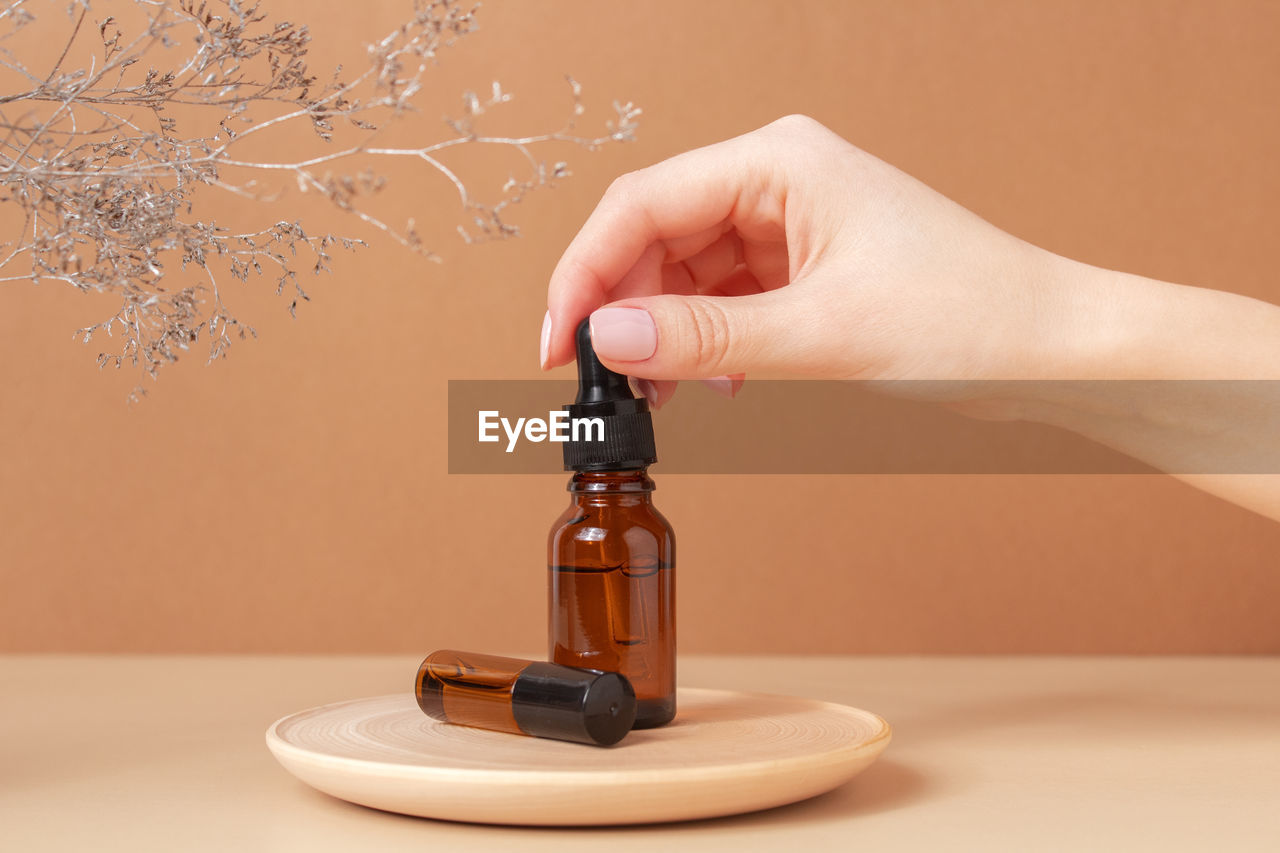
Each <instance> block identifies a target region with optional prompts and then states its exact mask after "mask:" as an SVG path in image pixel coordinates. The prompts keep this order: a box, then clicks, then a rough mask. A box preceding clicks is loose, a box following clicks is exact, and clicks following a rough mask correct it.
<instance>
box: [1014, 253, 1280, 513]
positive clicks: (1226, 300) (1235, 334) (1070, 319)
mask: <svg viewBox="0 0 1280 853" xmlns="http://www.w3.org/2000/svg"><path fill="white" fill-rule="evenodd" d="M1055 274H1056V275H1058V276H1060V278H1059V280H1058V281H1057V282H1056V285H1057V290H1058V292H1059V293H1063V294H1065V295H1066V303H1065V305H1064V307H1062V308H1060V310H1058V312H1057V315H1058V322H1059V323H1060V324H1061V332H1060V333H1059V334H1056V335H1052V336H1047V338H1046V346H1045V347H1044V359H1045V361H1044V370H1043V375H1045V376H1047V377H1050V378H1055V379H1078V380H1206V381H1199V382H1141V381H1139V382H1127V383H1108V382H1101V381H1098V382H1093V381H1088V382H1045V383H1032V384H1031V385H1030V386H1029V387H1030V388H1031V389H1032V393H1031V395H1029V398H1028V399H1025V400H1022V401H1020V404H1019V408H1020V411H1019V416H1021V417H1024V418H1027V419H1031V420H1038V421H1041V422H1044V423H1049V424H1053V425H1055V426H1060V427H1064V428H1067V429H1071V430H1074V431H1076V432H1079V433H1081V434H1082V435H1085V436H1087V437H1089V438H1092V439H1094V440H1095V441H1098V442H1101V443H1103V444H1106V445H1108V446H1110V447H1114V448H1116V449H1118V450H1122V451H1124V452H1126V453H1128V454H1130V455H1132V456H1134V457H1136V458H1139V459H1141V460H1143V461H1145V462H1148V463H1149V464H1152V465H1154V466H1156V467H1158V468H1160V469H1161V470H1165V471H1168V472H1170V473H1172V474H1173V475H1174V476H1177V477H1179V478H1180V479H1183V480H1186V481H1187V482H1189V483H1191V484H1193V485H1195V486H1197V487H1199V488H1201V489H1204V490H1205V491H1208V492H1211V493H1213V494H1216V495H1218V496H1220V497H1222V498H1225V499H1227V500H1229V501H1232V502H1234V503H1237V504H1240V505H1242V506H1245V507H1248V508H1249V509H1252V510H1254V511H1256V512H1259V513H1261V514H1263V515H1266V516H1268V517H1270V518H1274V519H1277V520H1280V463H1278V462H1277V460H1278V459H1280V306H1276V305H1271V304H1269V303H1265V302H1261V301H1259V300H1256V299H1250V298H1248V297H1244V296H1239V295H1236V294H1231V293H1224V292H1221V291H1214V290H1206V289H1203V288H1195V287H1186V286H1182V285H1176V284H1169V283H1167V282H1160V281H1154V280H1151V279H1146V278H1141V277H1139V276H1134V275H1128V274H1124V273H1117V272H1112V271H1109V270H1101V269H1098V268H1096V267H1089V266H1086V265H1084V264H1078V263H1074V262H1071V261H1063V262H1061V264H1060V265H1059V266H1058V267H1057V271H1056V273H1055ZM1211 380H1269V381H1256V382H1225V381H1211Z"/></svg>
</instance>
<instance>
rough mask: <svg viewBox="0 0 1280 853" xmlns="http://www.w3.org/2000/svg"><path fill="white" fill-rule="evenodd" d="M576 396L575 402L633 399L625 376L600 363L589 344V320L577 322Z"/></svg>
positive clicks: (633, 396)
mask: <svg viewBox="0 0 1280 853" xmlns="http://www.w3.org/2000/svg"><path fill="white" fill-rule="evenodd" d="M576 343H577V347H578V397H577V399H575V400H574V402H575V403H604V402H608V401H612V400H634V399H635V398H636V397H635V395H634V394H632V393H631V386H630V385H629V384H627V377H625V376H623V375H622V374H621V373H614V372H613V371H612V370H610V369H609V368H607V367H605V366H604V365H603V364H601V363H600V359H599V357H598V356H596V351H595V348H594V347H592V346H591V320H590V318H588V319H586V320H583V321H582V322H581V323H579V324H578V334H577V340H576Z"/></svg>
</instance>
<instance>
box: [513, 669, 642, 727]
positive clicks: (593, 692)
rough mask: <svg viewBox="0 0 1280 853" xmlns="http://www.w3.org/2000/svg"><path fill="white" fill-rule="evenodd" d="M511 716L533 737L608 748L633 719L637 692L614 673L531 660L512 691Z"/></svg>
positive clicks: (633, 722) (632, 723)
mask: <svg viewBox="0 0 1280 853" xmlns="http://www.w3.org/2000/svg"><path fill="white" fill-rule="evenodd" d="M511 714H512V716H514V717H515V719H516V725H518V726H519V727H520V729H521V731H523V732H525V733H527V734H531V735H533V736H535V737H549V738H555V739H557V740H571V741H577V742H578V743H592V744H596V745H597V746H611V745H613V744H615V743H617V742H618V741H620V740H622V739H623V737H625V736H626V734H627V732H629V731H631V726H632V725H634V724H635V721H636V693H635V690H634V689H633V688H632V686H631V682H630V681H627V679H626V678H625V677H623V676H621V675H619V674H618V673H616V672H601V671H600V670H598V669H579V668H577V667H572V666H561V665H560V664H556V663H542V662H541V661H535V662H534V663H531V664H529V665H528V666H526V667H525V668H524V669H522V670H521V671H520V675H519V677H518V678H516V683H515V684H514V685H513V686H512V688H511Z"/></svg>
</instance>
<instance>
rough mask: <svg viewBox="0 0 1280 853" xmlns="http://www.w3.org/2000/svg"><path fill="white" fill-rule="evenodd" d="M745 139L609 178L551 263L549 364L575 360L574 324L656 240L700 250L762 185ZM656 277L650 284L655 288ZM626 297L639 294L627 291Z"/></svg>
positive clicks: (602, 301) (604, 297)
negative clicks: (553, 264)
mask: <svg viewBox="0 0 1280 853" xmlns="http://www.w3.org/2000/svg"><path fill="white" fill-rule="evenodd" d="M741 140H742V137H737V138H736V139H731V140H728V141H725V142H719V143H716V144H715V145H710V146H707V147H705V148H698V149H694V150H693V151H688V152H686V153H684V154H679V155H677V156H675V157H672V158H671V159H669V160H664V161H662V162H661V163H657V164H656V165H653V166H649V167H648V168H645V169H641V170H639V171H636V172H630V173H628V174H625V175H623V176H622V177H620V178H618V179H617V180H616V181H614V182H613V183H612V184H611V185H610V186H609V189H608V190H606V191H605V194H604V196H603V197H602V198H601V199H600V202H599V204H597V205H596V208H595V210H594V211H592V213H591V215H590V216H589V217H588V218H587V221H586V223H585V224H584V225H583V226H582V228H581V230H579V231H578V234H577V236H576V237H574V238H573V240H572V242H570V244H569V247H568V248H567V249H566V250H565V252H564V254H563V255H562V256H561V258H560V262H559V263H558V264H556V268H555V271H554V272H553V273H552V274H551V283H550V285H549V287H548V292H547V308H548V314H549V315H550V317H551V335H550V339H549V342H548V346H547V353H548V355H547V364H546V366H547V367H552V366H555V365H558V364H565V363H567V362H569V361H571V360H572V359H573V355H574V352H573V334H574V330H575V329H576V327H577V325H578V323H579V322H580V321H581V320H582V318H584V317H586V316H587V315H588V314H590V313H591V312H592V311H594V310H595V309H596V308H599V307H600V306H601V305H604V304H605V303H607V302H609V301H610V295H611V292H612V291H613V290H614V288H615V287H616V286H617V285H618V283H619V282H620V281H622V280H623V279H624V278H625V277H626V275H627V273H628V272H630V271H631V269H632V268H633V267H634V266H635V265H636V264H637V262H639V261H640V259H641V257H642V256H643V255H644V254H645V252H646V251H647V250H648V249H649V247H650V246H652V245H653V244H654V243H655V242H659V241H663V242H666V241H673V242H679V243H680V244H681V246H680V249H681V254H686V253H692V251H696V250H697V248H698V247H697V246H696V243H697V241H698V238H699V237H702V238H704V239H705V241H706V243H707V244H710V243H712V242H714V241H715V240H716V239H718V238H719V237H720V235H721V234H722V232H723V228H722V227H721V226H722V225H723V223H724V222H726V221H727V220H729V219H730V218H731V217H732V216H733V215H734V212H735V210H737V209H739V207H740V205H739V202H740V200H741V198H742V197H743V195H744V193H747V192H749V191H752V190H756V189H759V188H761V187H762V185H763V183H764V180H763V172H764V170H762V169H761V168H759V166H758V165H756V164H753V163H752V162H751V160H750V158H749V156H748V152H747V151H746V150H745V149H746V148H747V146H745V145H743V144H742V142H741ZM660 281H661V277H660V276H655V277H654V284H653V287H654V288H655V292H656V289H657V288H659V287H660ZM627 295H629V296H635V295H638V294H635V293H630V294H627Z"/></svg>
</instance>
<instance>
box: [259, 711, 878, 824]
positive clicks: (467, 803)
mask: <svg viewBox="0 0 1280 853" xmlns="http://www.w3.org/2000/svg"><path fill="white" fill-rule="evenodd" d="M677 701H678V706H679V714H678V715H677V717H676V719H675V721H674V722H672V723H669V724H668V725H666V726H664V727H662V728H659V729H647V730H643V731H634V732H631V733H630V734H629V735H627V736H626V738H624V739H623V740H622V742H621V743H619V744H618V745H616V746H613V747H607V748H602V747H592V746H583V745H581V744H574V743H564V742H561V741H554V740H544V739H542V738H532V737H521V736H519V735H510V734H502V733H499V732H489V731H483V730H481V729H472V728H466V727H463V726H453V725H449V724H447V723H440V722H437V721H435V720H432V719H431V718H429V717H427V716H425V715H424V714H423V713H422V712H421V711H420V710H418V706H417V704H416V703H415V702H414V699H413V696H412V695H409V694H405V695H399V694H397V695H395V696H379V697H375V698H370V699H356V700H353V701H350V702H339V703H337V704H334V705H325V706H323V707H320V708H312V709H311V710H309V711H301V712H299V713H297V714H293V715H291V716H288V717H285V718H283V719H281V720H278V721H277V722H276V723H275V725H273V726H272V727H271V728H270V729H268V730H267V746H268V747H269V748H270V749H271V752H272V753H273V754H274V755H275V757H276V759H277V760H279V761H280V763H281V764H283V765H284V767H285V769H287V770H288V771H289V772H290V773H292V774H293V775H294V776H297V777H298V778H299V779H301V780H302V781H303V782H306V783H307V784H308V785H311V786H312V787H313V788H317V789H319V790H321V791H324V792H325V793H326V794H332V795H333V796H335V797H340V798H341V799H344V800H348V801H350V802H353V803H359V804H360V805H364V806H371V807H373V808H376V809H383V810H386V811H392V812H400V813H402V814H409V815H419V816H421V817H432V818H442V819H445V820H458V821H471V822H476V823H503V824H543V825H561V826H568V825H588V824H619V823H654V822H658V821H676V820H690V819H693V818H705V817H715V816H718V815H727V814H738V813H740V812H748V811H754V810H756V809H764V808H769V807H771V806H780V805H784V804H786V803H794V802H797V801H799V800H803V799H806V798H808V797H813V796H816V795H818V794H821V793H824V792H826V791H829V790H831V789H832V788H835V787H837V786H839V785H842V784H843V783H845V782H847V781H849V780H850V779H852V778H853V777H854V776H855V775H857V774H858V773H859V772H860V771H861V770H863V769H864V768H865V767H867V765H869V764H870V763H871V762H872V761H874V760H875V758H876V756H877V755H879V754H880V753H881V752H882V751H883V750H884V748H885V747H886V746H888V744H889V737H890V730H889V724H888V723H886V722H885V721H884V720H882V719H881V718H880V717H877V716H876V715H875V714H871V713H868V712H867V711H861V710H858V709H857V708H850V707H847V706H845V705H835V704H832V703H830V702H817V701H814V700H811V699H799V698H794V697H788V696H767V695H762V694H751V693H735V692H730V691H725V690H692V689H682V690H680V692H679V695H678V700H677Z"/></svg>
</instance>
